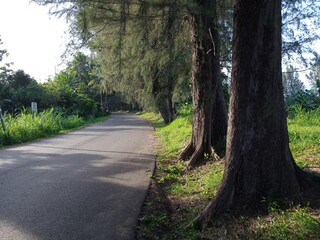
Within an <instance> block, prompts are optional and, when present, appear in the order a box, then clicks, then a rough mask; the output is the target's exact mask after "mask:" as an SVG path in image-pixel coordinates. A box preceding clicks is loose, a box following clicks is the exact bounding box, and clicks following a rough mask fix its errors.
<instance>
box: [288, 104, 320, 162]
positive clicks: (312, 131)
mask: <svg viewBox="0 0 320 240" xmlns="http://www.w3.org/2000/svg"><path fill="white" fill-rule="evenodd" d="M288 129H289V140H290V148H291V151H292V153H293V155H294V157H295V160H296V162H297V163H298V164H299V165H300V166H301V167H312V166H315V165H318V164H319V163H318V160H319V159H318V158H319V153H320V108H318V109H316V110H313V111H306V110H304V109H303V108H302V107H301V106H296V107H294V108H293V111H292V113H291V117H290V118H289V119H288Z"/></svg>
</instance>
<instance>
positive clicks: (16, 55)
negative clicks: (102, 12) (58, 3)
mask: <svg viewBox="0 0 320 240" xmlns="http://www.w3.org/2000/svg"><path fill="white" fill-rule="evenodd" d="M48 12H49V8H48V7H44V6H39V5H37V4H35V3H30V0H0V37H1V39H2V42H3V45H2V46H0V48H1V49H6V50H7V51H8V53H9V57H8V58H5V59H4V62H13V63H14V65H12V66H11V69H13V70H18V69H22V70H24V71H25V72H26V73H27V74H29V75H30V76H31V77H34V78H35V79H36V80H37V81H41V82H44V81H46V80H47V79H48V77H49V76H54V75H55V72H56V71H58V70H61V69H62V68H63V66H62V65H61V63H62V60H61V58H60V56H61V55H62V54H63V52H64V50H65V45H66V44H67V42H68V26H67V23H66V22H65V20H64V19H58V18H56V17H54V16H50V15H49V14H48Z"/></svg>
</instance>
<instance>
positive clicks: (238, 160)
mask: <svg viewBox="0 0 320 240" xmlns="http://www.w3.org/2000/svg"><path fill="white" fill-rule="evenodd" d="M234 7H235V9H234V39H233V42H234V46H233V65H232V67H233V69H232V80H231V99H230V112H229V122H228V124H229V125H228V135H227V150H226V160H225V170H224V176H223V180H222V183H221V185H220V188H219V190H218V193H217V195H216V196H215V198H214V199H213V200H212V201H211V202H210V204H209V205H208V206H207V208H206V209H205V210H204V211H203V212H202V213H201V214H200V215H199V216H198V217H197V218H196V220H195V221H196V222H197V223H198V224H199V227H200V228H202V229H204V228H205V227H206V226H207V224H208V222H209V221H210V220H211V219H212V218H213V217H215V216H217V215H218V214H220V213H221V212H223V211H225V210H226V209H227V208H233V209H236V210H243V209H247V208H254V207H258V206H259V204H260V203H261V199H262V198H263V197H266V198H269V197H272V198H279V197H285V196H289V195H294V194H297V193H299V191H300V190H301V177H300V176H302V175H303V174H300V173H302V170H300V169H299V168H298V167H297V166H296V164H295V162H294V160H293V158H292V155H291V152H290V149H289V144H288V130H287V122H286V114H285V108H284V100H283V88H282V80H281V1H280V0H261V1H256V0H238V1H235V4H234Z"/></svg>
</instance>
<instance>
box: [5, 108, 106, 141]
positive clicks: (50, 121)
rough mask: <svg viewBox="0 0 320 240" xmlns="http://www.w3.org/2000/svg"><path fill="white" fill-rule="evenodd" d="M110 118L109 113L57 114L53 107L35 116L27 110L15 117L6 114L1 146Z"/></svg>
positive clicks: (55, 133) (59, 132) (51, 134)
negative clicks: (84, 114) (96, 115)
mask: <svg viewBox="0 0 320 240" xmlns="http://www.w3.org/2000/svg"><path fill="white" fill-rule="evenodd" d="M108 118H109V115H107V116H103V117H98V118H93V117H91V118H88V119H86V120H84V119H83V118H81V117H79V116H76V115H73V116H63V115H62V114H56V113H54V112H53V109H50V110H46V111H43V112H41V113H38V114H36V115H35V116H34V117H32V114H30V113H26V112H21V113H20V114H18V115H17V116H16V117H15V118H13V117H12V116H11V115H5V116H4V121H5V125H6V131H4V130H3V129H2V128H0V147H3V146H9V145H13V144H19V143H24V142H28V141H33V140H36V139H39V138H43V137H48V136H54V135H57V134H62V133H67V132H70V131H73V130H76V129H79V128H82V127H85V126H87V125H89V124H92V123H96V122H100V121H104V120H106V119H108Z"/></svg>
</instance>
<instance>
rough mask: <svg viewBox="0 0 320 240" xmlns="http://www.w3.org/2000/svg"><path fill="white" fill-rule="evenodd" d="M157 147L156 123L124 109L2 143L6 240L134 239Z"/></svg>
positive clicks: (0, 204)
mask: <svg viewBox="0 0 320 240" xmlns="http://www.w3.org/2000/svg"><path fill="white" fill-rule="evenodd" d="M153 149H154V139H153V128H152V127H151V126H150V125H149V124H148V123H147V122H146V121H144V120H142V119H140V118H138V117H137V116H135V115H131V114H125V113H115V114H113V115H112V118H111V119H109V120H107V121H106V122H103V123H98V124H94V125H92V126H89V127H87V128H84V129H81V130H78V131H75V132H71V133H68V134H64V135H59V136H57V137H53V138H48V139H43V140H40V141H36V142H32V143H29V144H23V145H19V146H15V147H10V148H5V149H1V150H0V240H11V239H12V240H38V239H41V240H44V239H46V240H47V239H66V240H71V239H76V240H82V239H83V240H89V239H103V240H109V239H110V240H122V239H134V237H135V228H136V224H137V221H138V216H139V211H140V208H141V206H142V203H143V200H144V197H145V195H146V193H147V189H148V185H149V174H150V173H152V171H153V167H154V159H155V157H154V153H153Z"/></svg>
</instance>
